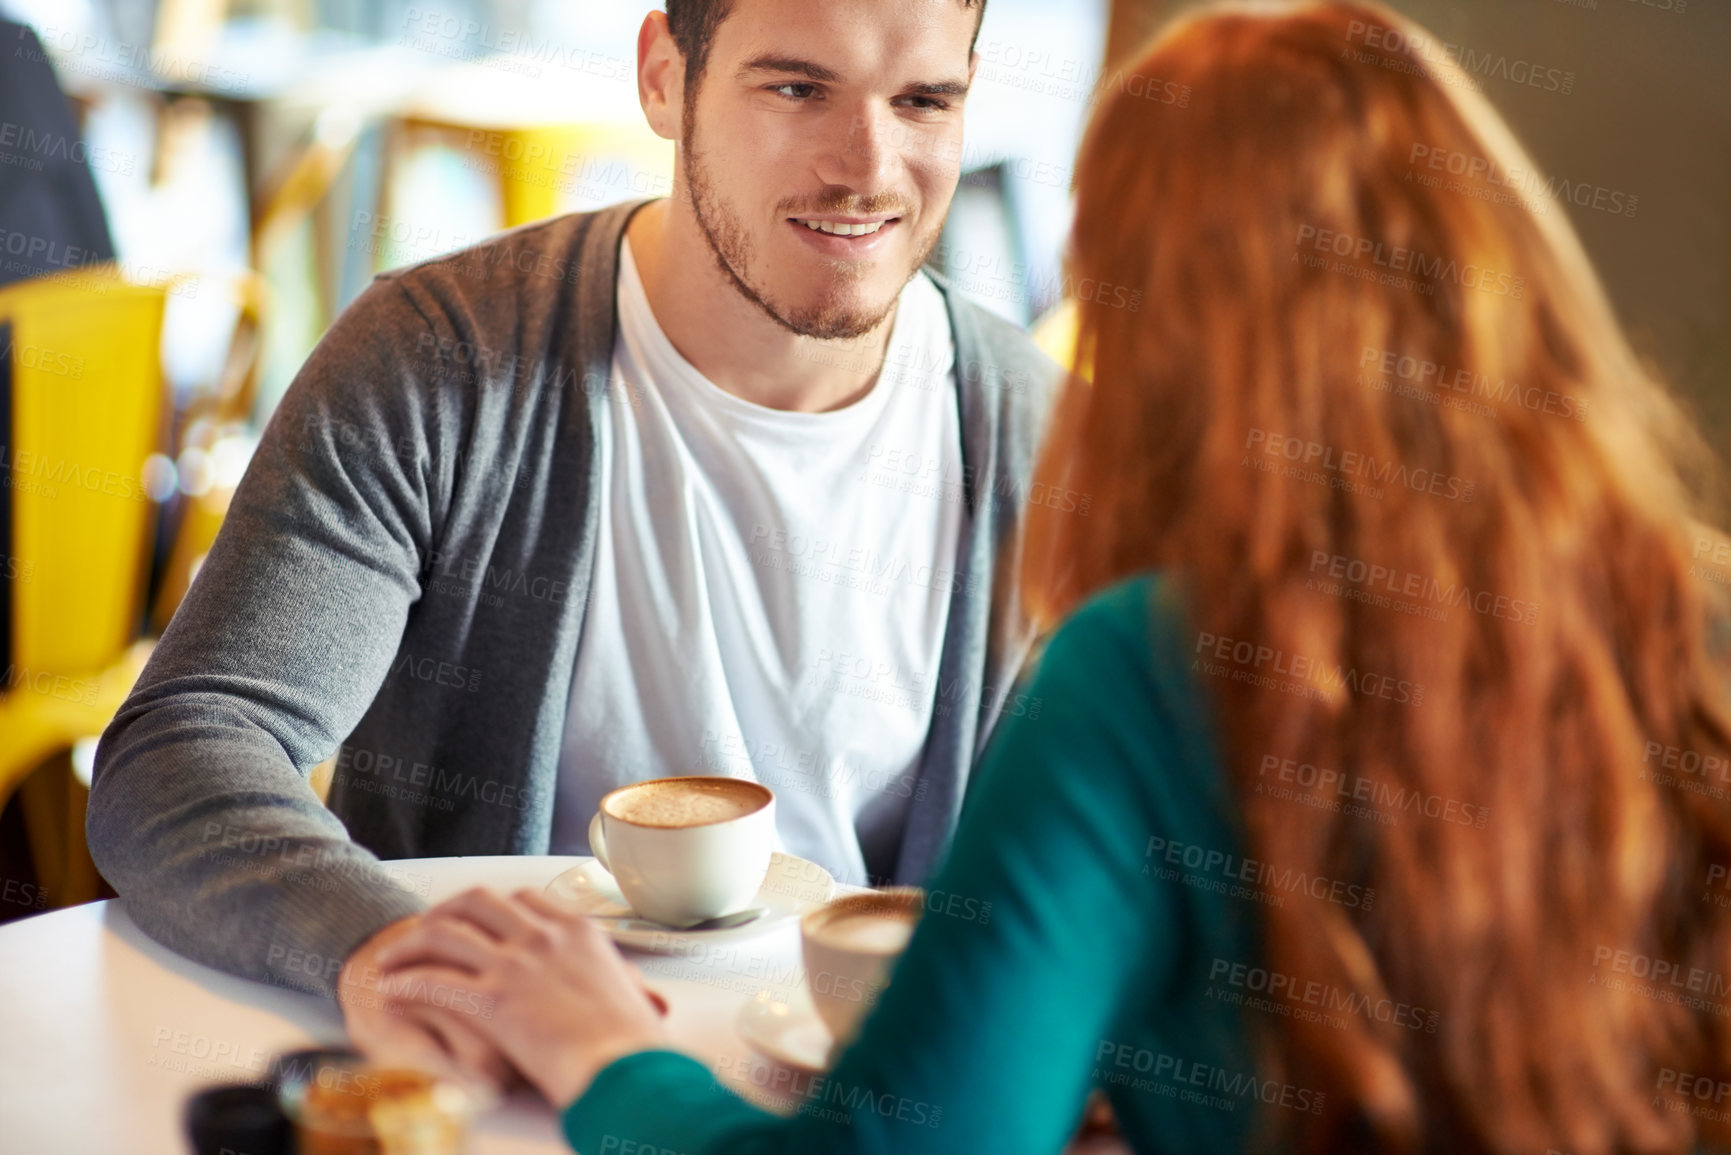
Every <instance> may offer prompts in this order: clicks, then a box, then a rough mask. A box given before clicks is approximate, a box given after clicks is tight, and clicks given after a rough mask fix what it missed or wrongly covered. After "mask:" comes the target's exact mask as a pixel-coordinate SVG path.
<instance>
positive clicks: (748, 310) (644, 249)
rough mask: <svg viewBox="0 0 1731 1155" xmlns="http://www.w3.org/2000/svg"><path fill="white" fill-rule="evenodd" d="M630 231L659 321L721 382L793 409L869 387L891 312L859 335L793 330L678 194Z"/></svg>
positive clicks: (819, 406)
mask: <svg viewBox="0 0 1731 1155" xmlns="http://www.w3.org/2000/svg"><path fill="white" fill-rule="evenodd" d="M626 238H627V239H628V240H629V242H630V244H631V256H632V259H633V260H634V261H636V263H637V272H638V276H639V277H641V278H642V281H643V291H644V293H645V294H646V295H647V296H648V297H649V308H650V310H651V311H652V312H653V313H654V314H655V320H656V323H657V324H659V325H660V326H661V331H662V332H663V333H665V334H666V335H667V339H668V340H669V341H671V342H672V343H673V347H674V348H675V349H677V350H679V353H680V355H681V356H683V357H684V358H685V359H686V360H687V361H689V362H691V365H692V367H693V368H695V369H696V370H697V371H698V372H699V373H701V374H703V376H704V377H706V378H707V379H708V380H710V381H712V382H714V384H715V385H716V386H717V387H718V388H720V389H724V390H726V391H727V392H729V393H731V394H733V395H734V396H735V397H738V398H740V399H741V400H744V401H749V402H751V403H752V404H754V405H762V406H764V407H765V408H767V409H782V410H787V411H789V412H794V413H825V412H828V411H830V410H832V409H840V408H843V407H844V406H847V405H851V404H852V403H853V402H855V401H857V400H859V399H860V398H861V397H864V396H865V395H866V394H867V393H869V392H870V391H871V388H872V385H873V383H874V382H876V380H877V378H878V373H879V371H880V370H881V369H882V367H883V361H884V354H885V352H886V350H887V348H888V346H889V334H890V329H891V327H892V326H893V325H894V324H895V310H891V312H890V315H889V316H888V317H886V318H885V319H884V321H883V323H882V324H880V325H878V327H877V328H876V329H874V330H872V331H871V332H870V333H867V334H866V335H865V336H863V337H861V338H859V339H858V340H853V341H819V340H815V339H813V338H810V337H799V336H795V335H794V334H793V333H790V332H789V331H788V330H787V329H785V328H783V327H782V326H781V325H779V324H777V323H776V322H775V321H774V320H772V319H771V318H770V317H769V316H767V315H766V314H765V313H764V311H763V310H762V309H761V308H760V307H759V306H758V305H757V304H756V303H755V302H752V301H749V300H747V299H746V298H745V296H744V295H743V294H742V293H740V291H739V289H738V287H737V286H736V285H735V284H734V283H733V281H732V280H731V279H729V278H728V276H727V275H726V273H724V272H723V271H722V270H721V269H720V268H719V267H717V265H716V261H715V255H714V253H713V252H712V251H711V250H710V247H709V244H708V242H707V241H706V240H705V239H704V236H703V232H702V229H701V228H700V226H699V225H698V223H697V220H696V218H695V217H694V216H693V215H692V213H691V211H690V209H689V207H688V206H686V205H684V204H681V203H679V202H677V201H674V200H658V201H655V202H654V203H652V204H648V205H645V206H644V207H643V208H642V209H640V210H638V212H637V213H636V214H635V215H633V216H632V218H631V222H630V224H629V225H628V226H627V228H626Z"/></svg>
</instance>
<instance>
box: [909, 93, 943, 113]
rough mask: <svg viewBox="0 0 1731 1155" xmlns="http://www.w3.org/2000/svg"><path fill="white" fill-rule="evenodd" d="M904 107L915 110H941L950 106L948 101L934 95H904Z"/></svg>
mask: <svg viewBox="0 0 1731 1155" xmlns="http://www.w3.org/2000/svg"><path fill="white" fill-rule="evenodd" d="M902 99H903V101H904V103H905V105H906V107H908V108H911V109H913V110H914V111H915V112H942V111H944V110H945V109H947V108H948V107H949V106H950V102H949V101H947V100H944V99H942V98H940V97H936V96H906V97H903V98H902Z"/></svg>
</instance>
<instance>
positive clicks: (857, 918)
mask: <svg viewBox="0 0 1731 1155" xmlns="http://www.w3.org/2000/svg"><path fill="white" fill-rule="evenodd" d="M925 906H926V892H925V891H923V890H921V889H920V888H918V887H915V886H895V887H889V888H887V889H884V890H874V891H870V892H867V893H865V894H850V895H847V896H846V897H845V898H838V899H836V900H835V901H833V902H830V903H826V904H825V905H823V906H820V907H818V908H817V909H816V910H813V911H810V912H808V913H807V914H806V915H805V916H804V917H803V918H801V919H800V921H799V932H800V942H801V947H802V953H803V956H804V959H805V978H806V986H807V988H809V990H810V991H811V1001H812V1005H813V1006H814V1007H816V1008H817V1013H818V1015H819V1017H821V1018H822V1019H823V1021H824V1024H825V1025H826V1026H827V1027H829V1030H830V1034H831V1035H833V1036H835V1047H836V1050H835V1051H832V1052H831V1053H832V1054H834V1053H836V1052H839V1051H840V1049H841V1048H842V1047H845V1046H846V1045H847V1044H848V1043H849V1042H851V1041H852V1039H853V1037H854V1034H855V1032H857V1031H858V1030H859V1024H860V1020H862V1019H863V1018H865V1016H866V1013H867V1012H868V1011H870V1010H871V1008H872V1007H874V1006H876V1005H877V1001H878V996H879V995H880V994H882V993H883V990H884V988H885V987H887V986H888V985H889V982H890V975H891V972H892V971H893V970H894V969H895V964H896V960H897V959H899V958H900V957H901V954H902V951H904V950H905V949H907V944H908V940H909V939H910V938H912V937H913V932H914V928H915V927H916V926H917V925H918V923H919V920H920V915H921V914H922V913H923V912H924V911H925Z"/></svg>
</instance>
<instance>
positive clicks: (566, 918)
mask: <svg viewBox="0 0 1731 1155" xmlns="http://www.w3.org/2000/svg"><path fill="white" fill-rule="evenodd" d="M400 925H401V924H397V925H394V926H393V927H392V928H390V929H391V931H392V932H394V933H392V934H391V935H390V937H389V938H388V939H387V938H386V937H385V935H384V934H381V935H380V936H378V938H377V939H376V940H374V942H376V943H377V946H376V947H375V945H374V942H369V943H368V944H367V945H366V947H364V948H363V950H364V951H366V952H367V953H368V954H369V956H370V961H371V963H372V964H373V965H375V966H377V967H378V968H379V969H380V971H381V973H382V980H381V981H382V993H383V994H384V995H385V996H386V998H387V999H388V1000H389V1006H390V1013H391V1014H392V1015H394V1016H396V1017H398V1018H401V1017H404V1016H407V1017H409V1018H410V1019H411V1020H414V1021H418V1022H423V1023H426V1024H428V1026H429V1027H430V1028H431V1029H432V1030H433V1031H435V1032H437V1033H439V1035H440V1036H441V1038H443V1039H446V1040H449V1041H450V1042H451V1043H452V1044H453V1045H452V1049H453V1051H455V1052H456V1054H457V1058H458V1059H459V1061H461V1060H463V1059H464V1058H465V1056H464V1054H463V1053H462V1051H460V1050H458V1049H457V1048H458V1047H467V1048H470V1050H471V1055H470V1056H469V1061H468V1062H465V1063H464V1065H465V1066H468V1067H470V1068H473V1069H476V1070H477V1071H478V1072H480V1073H482V1075H483V1078H484V1081H487V1082H491V1083H493V1084H494V1085H496V1086H497V1085H500V1084H502V1083H503V1082H505V1081H507V1080H508V1079H509V1078H510V1076H509V1073H501V1072H500V1069H499V1065H500V1063H501V1062H507V1063H508V1064H509V1065H510V1066H511V1067H514V1068H515V1069H516V1070H517V1071H519V1072H521V1073H522V1075H523V1076H524V1077H525V1078H526V1079H528V1081H529V1082H531V1083H533V1084H534V1085H535V1086H536V1088H538V1089H539V1090H540V1091H541V1093H542V1094H543V1095H545V1096H546V1097H547V1100H548V1102H550V1103H552V1104H553V1106H554V1107H555V1108H559V1109H563V1108H564V1107H566V1106H567V1105H569V1104H570V1103H571V1101H572V1100H574V1099H575V1098H577V1096H579V1095H581V1094H582V1093H583V1092H584V1091H585V1090H586V1089H588V1087H589V1084H590V1083H591V1082H592V1081H593V1080H594V1078H595V1076H596V1075H597V1074H599V1073H600V1072H601V1070H602V1068H604V1067H606V1066H607V1064H609V1063H611V1062H612V1061H613V1060H615V1059H617V1058H620V1057H622V1056H624V1055H628V1054H631V1053H633V1052H635V1051H642V1050H653V1049H657V1048H660V1047H664V1046H665V1045H666V1039H667V1036H666V1032H665V1030H664V1028H663V1026H662V1022H661V1015H662V1014H664V1013H665V1007H664V1005H661V1004H660V1003H659V1000H658V998H657V997H656V996H654V995H652V994H651V993H650V991H649V990H648V988H647V987H645V986H644V984H643V980H642V978H641V977H640V976H639V975H638V973H637V971H636V969H635V968H634V967H632V965H631V964H630V963H628V962H626V961H625V959H624V957H623V956H622V955H620V953H619V951H618V949H617V948H616V947H615V946H614V945H613V943H612V941H611V940H610V939H609V938H608V937H607V936H606V935H605V934H603V933H602V932H601V931H600V930H599V929H597V928H596V927H595V926H594V925H593V923H592V922H591V921H590V920H589V919H588V918H587V917H585V916H584V915H582V914H578V913H575V912H573V911H569V910H566V909H563V908H562V907H560V906H558V905H556V904H555V903H553V902H550V901H549V900H548V899H546V898H545V897H543V896H542V895H541V894H539V893H537V892H535V891H533V890H529V889H526V888H525V889H522V890H519V891H517V892H516V893H515V894H512V895H509V896H507V895H502V894H498V893H496V892H493V891H489V890H485V889H481V888H478V887H477V888H473V889H470V890H467V891H464V892H463V893H462V894H459V895H457V896H456V897H455V898H452V899H450V900H448V901H446V902H443V903H441V904H439V905H438V906H435V907H433V908H432V909H431V910H429V911H428V912H427V913H426V914H425V915H423V916H421V917H420V918H418V919H415V920H413V921H412V922H410V923H409V925H408V926H407V928H406V929H403V930H400V931H399V930H398V929H397V926H400ZM352 1017H353V1016H351V1020H352ZM353 1027H354V1023H353V1022H352V1021H351V1032H352V1031H353ZM356 1043H357V1045H359V1046H361V1047H362V1049H363V1050H368V1049H369V1048H368V1047H367V1040H366V1039H363V1038H357V1039H356ZM477 1045H479V1051H478V1053H476V1052H475V1048H476V1046H477Z"/></svg>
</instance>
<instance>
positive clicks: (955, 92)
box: [906, 80, 968, 96]
mask: <svg viewBox="0 0 1731 1155" xmlns="http://www.w3.org/2000/svg"><path fill="white" fill-rule="evenodd" d="M906 91H908V92H909V93H911V94H912V95H914V96H966V95H967V94H968V82H967V81H965V80H946V81H944V82H942V83H940V84H910V85H908V87H907V90H906Z"/></svg>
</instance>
